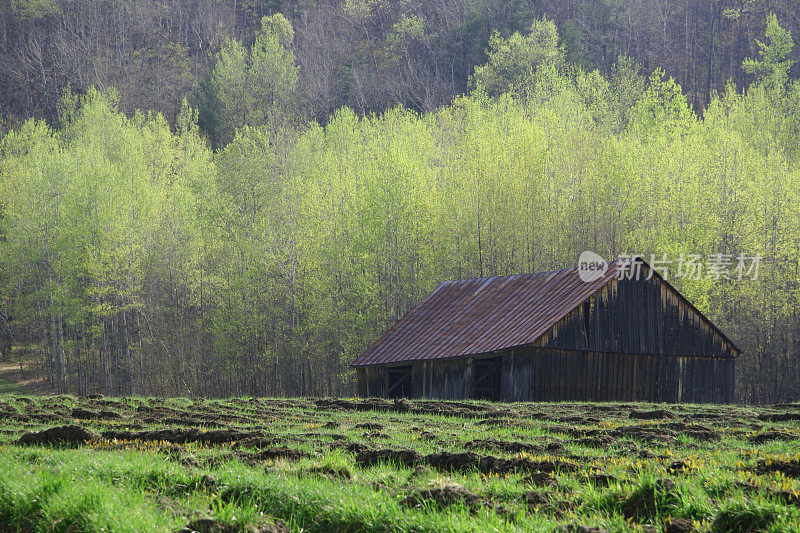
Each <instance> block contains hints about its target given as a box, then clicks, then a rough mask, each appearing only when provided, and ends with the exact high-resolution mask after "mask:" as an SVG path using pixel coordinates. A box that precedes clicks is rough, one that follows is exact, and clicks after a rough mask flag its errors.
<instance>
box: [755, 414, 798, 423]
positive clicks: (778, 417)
mask: <svg viewBox="0 0 800 533" xmlns="http://www.w3.org/2000/svg"><path fill="white" fill-rule="evenodd" d="M758 419H759V420H763V421H764V422H790V421H796V420H800V413H761V414H760V415H758Z"/></svg>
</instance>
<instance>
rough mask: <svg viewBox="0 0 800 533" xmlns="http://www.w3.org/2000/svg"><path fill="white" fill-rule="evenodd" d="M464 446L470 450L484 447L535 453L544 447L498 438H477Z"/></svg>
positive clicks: (510, 451)
mask: <svg viewBox="0 0 800 533" xmlns="http://www.w3.org/2000/svg"><path fill="white" fill-rule="evenodd" d="M464 448H466V449H468V450H475V449H484V450H500V451H503V452H509V453H520V452H527V453H534V452H541V451H542V450H543V449H544V448H542V446H538V445H536V444H529V443H527V442H516V441H506V440H497V439H491V438H490V439H477V440H471V441H469V442H467V443H465V444H464Z"/></svg>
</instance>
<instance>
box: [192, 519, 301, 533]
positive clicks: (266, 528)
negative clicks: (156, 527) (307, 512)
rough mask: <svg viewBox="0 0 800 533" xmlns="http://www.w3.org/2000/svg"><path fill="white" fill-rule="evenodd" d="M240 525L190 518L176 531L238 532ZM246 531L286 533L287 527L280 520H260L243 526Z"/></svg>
mask: <svg viewBox="0 0 800 533" xmlns="http://www.w3.org/2000/svg"><path fill="white" fill-rule="evenodd" d="M240 531H241V527H240V526H238V525H226V524H222V523H220V522H217V521H216V520H213V519H211V518H198V519H197V520H192V521H191V522H189V523H188V524H186V527H184V528H182V529H179V530H178V532H177V533H239V532H240ZM245 531H246V532H247V533H288V532H289V527H288V526H287V525H286V523H284V522H283V521H281V520H275V521H262V522H259V523H258V524H251V525H249V526H247V527H246V528H245Z"/></svg>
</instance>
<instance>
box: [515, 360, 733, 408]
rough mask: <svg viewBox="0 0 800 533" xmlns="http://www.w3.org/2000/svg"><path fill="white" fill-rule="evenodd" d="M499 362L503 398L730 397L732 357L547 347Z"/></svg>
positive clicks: (664, 399)
mask: <svg viewBox="0 0 800 533" xmlns="http://www.w3.org/2000/svg"><path fill="white" fill-rule="evenodd" d="M505 357H506V358H507V359H508V360H509V362H508V364H507V365H506V364H504V365H503V380H502V382H503V388H502V391H501V394H502V397H503V399H505V400H507V401H559V400H585V401H640V400H644V401H653V402H670V403H673V402H697V403H706V402H708V403H729V402H732V401H733V370H734V365H735V360H734V359H730V358H714V357H677V356H670V355H655V354H653V355H647V354H621V353H606V352H602V353H601V352H591V351H570V350H558V349H548V348H526V349H518V350H513V351H511V352H510V353H509V354H507V355H506V356H505Z"/></svg>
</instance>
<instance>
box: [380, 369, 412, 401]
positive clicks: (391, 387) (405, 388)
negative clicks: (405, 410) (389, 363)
mask: <svg viewBox="0 0 800 533" xmlns="http://www.w3.org/2000/svg"><path fill="white" fill-rule="evenodd" d="M386 396H387V397H389V398H408V397H410V396H411V365H406V366H393V367H390V368H389V383H388V384H387V386H386Z"/></svg>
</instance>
